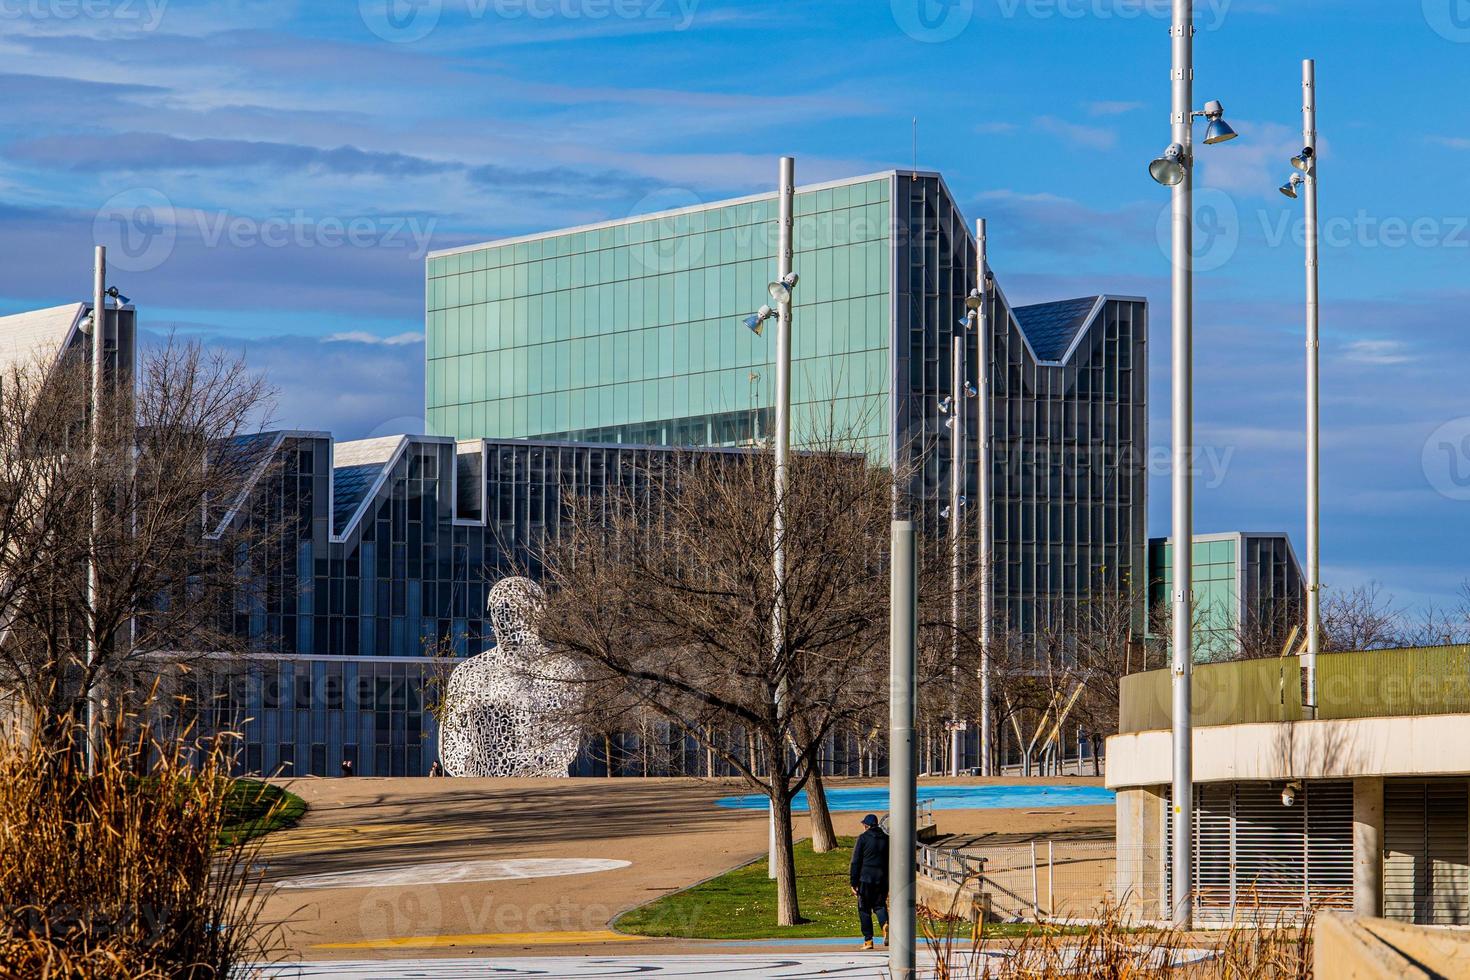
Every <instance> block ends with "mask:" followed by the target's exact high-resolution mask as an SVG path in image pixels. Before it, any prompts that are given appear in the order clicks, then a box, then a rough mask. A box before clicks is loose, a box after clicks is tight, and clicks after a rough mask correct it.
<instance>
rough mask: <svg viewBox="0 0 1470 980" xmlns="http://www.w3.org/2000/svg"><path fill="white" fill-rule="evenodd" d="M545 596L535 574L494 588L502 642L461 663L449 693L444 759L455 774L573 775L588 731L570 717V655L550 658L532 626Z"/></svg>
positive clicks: (493, 619)
mask: <svg viewBox="0 0 1470 980" xmlns="http://www.w3.org/2000/svg"><path fill="white" fill-rule="evenodd" d="M541 600H542V592H541V587H540V586H539V585H537V584H536V583H535V582H532V581H531V580H530V579H525V578H507V579H501V580H500V581H499V582H496V583H495V587H494V588H492V589H491V590H490V602H489V607H490V608H489V613H490V623H491V625H492V626H493V627H494V628H495V640H496V644H495V646H494V647H492V648H491V649H490V650H488V651H486V652H485V653H482V654H480V655H479V656H478V657H471V658H470V659H468V660H466V661H465V662H464V663H462V664H460V665H459V666H458V667H456V668H455V669H454V673H452V674H451V675H450V676H449V687H448V690H447V691H446V692H445V708H446V710H445V713H444V714H445V717H444V722H443V725H442V726H441V727H440V730H439V758H440V761H441V762H443V764H444V771H445V772H446V773H448V774H449V775H451V776H532V777H542V778H547V777H557V776H562V777H564V776H566V775H567V768H568V767H569V766H570V765H571V764H572V761H573V760H574V759H576V757H577V749H578V747H579V746H580V744H581V735H582V733H581V731H580V730H579V729H578V728H577V726H576V725H574V724H571V723H570V722H569V721H568V720H567V715H568V714H569V713H570V712H571V711H572V710H573V709H574V707H575V705H576V694H577V692H576V685H575V684H574V683H571V682H569V681H566V680H560V679H559V678H569V677H574V676H575V666H574V665H573V664H572V663H571V662H570V661H568V660H566V659H565V658H560V657H548V656H547V654H546V647H545V645H544V644H542V642H541V639H540V638H539V637H538V636H536V633H535V631H534V630H533V629H532V628H531V621H532V619H533V618H534V616H535V612H536V610H537V608H538V607H539V605H540V603H541Z"/></svg>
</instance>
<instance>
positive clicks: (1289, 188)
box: [1281, 174, 1307, 201]
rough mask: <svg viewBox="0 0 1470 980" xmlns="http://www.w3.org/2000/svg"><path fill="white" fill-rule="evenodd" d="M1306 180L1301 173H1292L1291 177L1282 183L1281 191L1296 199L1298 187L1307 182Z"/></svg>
mask: <svg viewBox="0 0 1470 980" xmlns="http://www.w3.org/2000/svg"><path fill="white" fill-rule="evenodd" d="M1306 180H1307V179H1306V178H1305V177H1303V176H1302V175H1301V174H1292V175H1291V179H1290V180H1288V181H1287V182H1286V183H1284V184H1282V185H1281V193H1283V194H1285V195H1286V196H1287V197H1289V198H1291V199H1292V200H1293V201H1295V200H1296V189H1297V188H1298V187H1300V186H1301V185H1302V184H1304V183H1306Z"/></svg>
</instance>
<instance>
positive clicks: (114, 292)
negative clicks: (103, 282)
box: [107, 286, 132, 308]
mask: <svg viewBox="0 0 1470 980" xmlns="http://www.w3.org/2000/svg"><path fill="white" fill-rule="evenodd" d="M107 295H108V296H110V297H111V298H112V301H113V302H114V303H116V304H117V305H118V307H119V308H121V307H124V306H127V305H128V304H129V303H131V302H132V300H131V299H129V298H128V297H126V296H124V295H123V294H122V293H120V292H118V289H117V287H116V286H108V287H107Z"/></svg>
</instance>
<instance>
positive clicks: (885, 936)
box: [883, 922, 888, 946]
mask: <svg viewBox="0 0 1470 980" xmlns="http://www.w3.org/2000/svg"><path fill="white" fill-rule="evenodd" d="M883 945H884V946H887V945H888V923H886V922H885V923H883Z"/></svg>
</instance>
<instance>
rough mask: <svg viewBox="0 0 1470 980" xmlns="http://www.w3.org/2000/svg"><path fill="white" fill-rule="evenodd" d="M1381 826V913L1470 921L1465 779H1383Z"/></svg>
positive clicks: (1428, 921) (1469, 812) (1469, 811)
mask: <svg viewBox="0 0 1470 980" xmlns="http://www.w3.org/2000/svg"><path fill="white" fill-rule="evenodd" d="M1383 824H1384V826H1383V851H1384V854H1383V914H1384V915H1385V916H1387V917H1388V918H1390V919H1401V920H1403V921H1405V922H1416V923H1420V924H1422V925H1466V924H1467V923H1470V911H1467V902H1470V894H1467V892H1470V787H1467V784H1466V783H1465V781H1463V780H1448V781H1447V780H1430V781H1423V782H1419V781H1405V780H1390V781H1388V782H1387V783H1386V784H1385V785H1384V788H1383Z"/></svg>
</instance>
